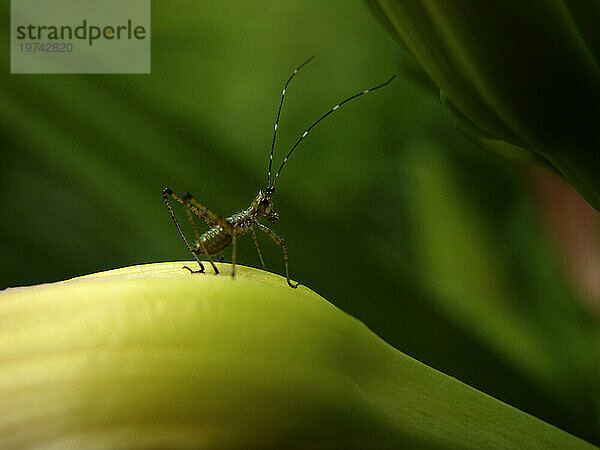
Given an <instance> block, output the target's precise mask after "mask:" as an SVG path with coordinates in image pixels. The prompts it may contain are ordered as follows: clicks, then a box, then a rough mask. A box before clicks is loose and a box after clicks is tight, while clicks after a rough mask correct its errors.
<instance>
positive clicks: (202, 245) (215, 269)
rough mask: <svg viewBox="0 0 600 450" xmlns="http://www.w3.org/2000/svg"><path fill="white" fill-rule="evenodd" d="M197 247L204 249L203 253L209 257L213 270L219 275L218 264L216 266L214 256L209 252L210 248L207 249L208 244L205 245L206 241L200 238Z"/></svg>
mask: <svg viewBox="0 0 600 450" xmlns="http://www.w3.org/2000/svg"><path fill="white" fill-rule="evenodd" d="M195 248H197V249H200V250H201V251H202V254H203V255H204V256H206V257H207V258H208V261H209V262H210V265H211V266H212V268H213V270H214V271H215V275H218V274H219V269H217V266H215V263H214V262H213V260H212V258H211V257H210V255H209V254H208V250H207V249H206V246H205V245H204V243H203V242H202V240H201V239H198V241H197V242H196V246H195Z"/></svg>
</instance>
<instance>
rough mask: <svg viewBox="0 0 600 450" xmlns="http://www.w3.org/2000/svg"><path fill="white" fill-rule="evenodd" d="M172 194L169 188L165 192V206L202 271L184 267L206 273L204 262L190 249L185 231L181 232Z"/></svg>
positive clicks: (186, 267)
mask: <svg viewBox="0 0 600 450" xmlns="http://www.w3.org/2000/svg"><path fill="white" fill-rule="evenodd" d="M172 193H173V191H171V189H169V188H165V189H164V190H163V199H164V201H165V205H166V207H167V210H168V211H169V215H170V216H171V219H172V220H173V223H174V224H175V228H177V231H178V232H179V236H181V239H183V242H185V246H186V247H187V249H188V250H189V252H190V253H191V254H192V256H193V257H194V259H195V260H196V262H197V263H198V265H199V266H200V270H196V271H194V270H192V269H190V268H189V267H188V266H184V268H185V269H187V270H189V271H190V272H192V273H204V266H203V265H202V262H201V261H200V259H199V258H198V256H197V255H196V253H195V252H194V250H193V249H192V247H190V244H189V243H188V241H187V239H186V238H185V235H184V234H183V231H182V230H181V227H180V226H179V222H178V221H177V218H176V217H175V213H173V208H172V207H171V203H170V202H169V197H168V196H169V195H171V194H172Z"/></svg>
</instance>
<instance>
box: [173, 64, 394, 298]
mask: <svg viewBox="0 0 600 450" xmlns="http://www.w3.org/2000/svg"><path fill="white" fill-rule="evenodd" d="M312 59H313V58H312V57H311V58H309V59H308V60H306V61H305V62H303V63H302V64H301V65H300V66H298V67H297V68H296V69H295V70H294V71H293V72H292V74H291V75H290V76H289V78H288V79H287V81H286V82H285V85H284V87H283V90H282V91H281V100H280V102H279V109H278V110H277V118H276V119H275V130H274V132H273V141H272V143H271V154H270V156H269V170H268V172H267V186H266V189H265V191H264V192H263V191H262V190H261V191H259V192H258V194H257V195H256V197H255V198H254V200H253V201H252V203H251V204H250V206H249V207H248V208H247V209H245V210H243V211H241V212H239V213H236V214H233V215H232V216H230V217H227V218H225V217H222V216H220V215H218V214H216V213H214V212H212V211H211V210H209V209H208V208H207V207H205V206H204V205H202V204H201V203H200V202H198V200H196V199H195V198H194V197H193V196H192V195H191V194H189V193H187V194H185V195H183V196H182V197H180V196H179V195H177V194H175V193H174V192H173V191H172V190H171V189H169V188H165V189H163V199H164V201H165V205H166V207H167V210H168V211H169V215H170V216H171V219H172V220H173V223H174V224H175V227H176V228H177V231H178V232H179V235H180V236H181V239H183V242H184V243H185V245H186V247H187V249H188V250H189V252H190V253H191V254H192V256H193V257H194V259H195V260H196V262H197V263H198V266H199V267H200V269H199V270H192V269H190V268H189V267H187V266H184V268H185V269H187V270H189V271H190V272H191V273H204V265H203V264H202V261H200V258H199V257H200V256H205V257H207V258H208V261H209V262H210V264H211V265H212V268H213V270H214V271H215V274H218V273H219V270H218V269H217V266H216V265H215V263H214V261H213V258H212V257H213V256H217V255H218V256H219V257H220V260H221V261H222V260H223V250H224V249H225V248H227V247H228V246H229V245H231V246H232V247H233V249H232V257H231V260H232V268H231V276H232V277H235V262H236V252H237V240H238V238H239V237H241V236H243V235H244V234H247V233H250V234H251V235H252V239H253V240H254V245H255V246H256V250H257V252H258V257H259V258H260V262H261V264H262V266H263V268H265V262H264V260H263V257H262V253H261V251H260V247H259V246H258V240H257V238H256V231H255V227H256V228H258V229H259V230H261V231H263V232H264V233H266V234H267V236H269V237H270V238H271V239H273V241H274V242H275V244H277V245H278V246H279V247H280V248H281V250H282V251H283V260H284V263H285V276H286V278H287V283H288V285H289V286H290V287H292V288H297V287H298V285H299V284H300V283H296V284H294V283H292V281H291V280H290V269H289V258H288V249H287V247H286V245H285V243H284V242H283V239H282V238H280V237H279V236H278V235H277V234H275V232H274V231H273V230H271V229H270V228H269V227H267V226H266V225H264V224H263V223H261V222H259V219H261V218H263V219H265V220H266V221H267V222H271V223H273V222H276V221H277V220H278V219H279V214H277V213H276V212H275V210H274V209H273V194H274V193H275V185H276V184H277V180H278V179H279V175H280V174H281V170H282V169H283V167H284V166H285V164H286V162H287V161H288V159H289V157H290V156H291V154H292V153H293V152H294V150H295V149H296V148H297V147H298V145H299V144H300V142H302V140H303V139H304V138H305V137H306V136H307V135H308V133H309V132H310V131H311V130H312V129H313V128H314V127H315V126H317V124H319V123H320V122H321V121H322V120H324V119H325V118H326V117H327V116H329V115H330V114H332V113H333V112H334V111H336V110H337V109H338V108H339V107H340V106H342V105H343V104H345V103H347V102H349V101H351V100H354V99H355V98H357V97H360V96H361V95H364V94H368V93H369V92H373V91H374V90H376V89H379V88H382V87H384V86H386V85H388V84H389V83H390V82H391V81H392V80H393V79H394V78H395V75H394V76H392V77H391V78H390V79H389V80H388V81H386V82H385V83H383V84H380V85H378V86H375V87H372V88H370V89H366V90H364V91H361V92H359V93H357V94H355V95H353V96H351V97H348V98H347V99H345V100H343V101H341V102H339V103H338V104H337V105H335V106H334V107H333V108H331V109H330V110H329V111H328V112H327V113H325V114H323V115H322V116H321V117H320V118H319V119H317V120H316V121H315V122H314V123H313V124H312V125H311V126H310V127H308V128H307V129H306V130H305V131H304V132H303V133H302V135H301V136H300V137H299V138H298V140H297V141H296V143H295V144H294V145H293V146H292V148H291V150H290V151H289V152H288V153H287V155H286V156H285V158H283V162H282V163H281V165H280V166H279V169H278V170H277V172H276V173H275V176H274V177H271V169H272V166H273V152H274V150H275V140H276V138H277V128H278V126H279V117H280V115H281V108H282V106H283V99H284V97H285V92H286V89H287V87H288V85H289V84H290V82H291V81H292V79H293V78H294V76H295V75H296V73H298V71H299V70H300V69H302V67H304V66H305V65H306V64H308V63H309V62H310V61H311V60H312ZM169 198H171V199H173V200H175V201H176V202H178V203H180V204H181V205H183V207H184V208H185V213H186V215H187V218H188V221H189V223H190V226H191V229H192V231H193V233H194V237H195V240H194V243H193V245H191V244H190V243H189V242H188V240H187V238H186V237H185V234H184V233H183V231H182V229H181V226H180V225H179V222H178V221H177V218H176V217H175V214H174V212H173V208H172V207H171V203H170V202H169ZM194 216H197V217H199V218H200V219H202V220H203V221H204V222H205V223H206V224H207V225H208V226H209V227H210V228H209V230H208V231H206V232H204V233H202V234H200V233H199V232H198V228H197V227H196V223H195V221H194Z"/></svg>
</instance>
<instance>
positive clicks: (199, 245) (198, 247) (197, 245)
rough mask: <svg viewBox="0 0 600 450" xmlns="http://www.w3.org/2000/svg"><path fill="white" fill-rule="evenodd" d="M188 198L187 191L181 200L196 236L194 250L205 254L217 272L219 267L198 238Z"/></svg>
mask: <svg viewBox="0 0 600 450" xmlns="http://www.w3.org/2000/svg"><path fill="white" fill-rule="evenodd" d="M190 198H192V194H190V193H189V192H188V193H187V194H185V195H184V196H183V201H184V206H185V214H186V215H187V218H188V221H189V222H190V226H191V227H192V230H193V232H194V236H195V237H196V243H195V245H194V250H195V252H201V253H202V254H203V255H204V256H206V257H207V258H208V260H209V261H210V265H211V266H212V268H213V270H214V271H215V274H218V273H219V269H217V266H216V265H215V263H214V262H213V260H212V258H211V257H210V255H209V254H208V250H207V249H206V246H205V245H204V243H203V242H202V239H201V238H200V233H199V232H198V227H196V221H195V220H194V215H193V214H192V209H191V208H192V206H191V205H190V204H189V203H188V200H189V199H190ZM207 224H208V223H207ZM208 225H210V224H208Z"/></svg>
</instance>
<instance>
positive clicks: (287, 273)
mask: <svg viewBox="0 0 600 450" xmlns="http://www.w3.org/2000/svg"><path fill="white" fill-rule="evenodd" d="M256 226H257V227H258V228H260V229H261V230H262V231H264V232H265V233H266V234H267V235H269V237H270V238H271V239H273V240H274V241H275V243H276V244H277V245H278V246H279V247H281V250H283V261H284V262H285V276H286V278H287V283H288V284H289V286H290V287H292V288H294V289H296V288H297V287H298V286H299V285H300V283H296V284H293V283H292V282H291V281H290V264H289V258H288V250H287V246H286V245H285V243H284V242H283V239H281V238H280V237H279V236H277V235H276V234H275V232H274V231H273V230H271V229H270V228H269V227H267V226H265V225H263V224H262V223H260V222H256Z"/></svg>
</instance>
